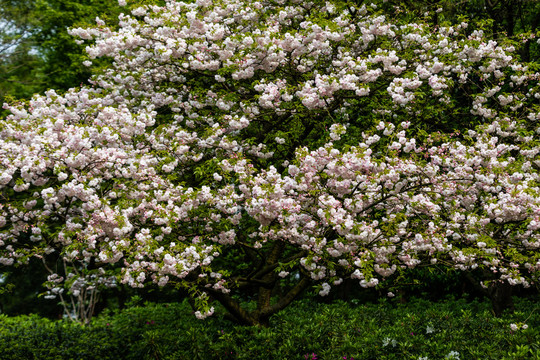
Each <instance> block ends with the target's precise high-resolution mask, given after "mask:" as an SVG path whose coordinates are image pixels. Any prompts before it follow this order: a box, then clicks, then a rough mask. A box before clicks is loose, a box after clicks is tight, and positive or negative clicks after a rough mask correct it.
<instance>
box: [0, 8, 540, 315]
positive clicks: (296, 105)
mask: <svg viewBox="0 0 540 360" xmlns="http://www.w3.org/2000/svg"><path fill="white" fill-rule="evenodd" d="M120 3H121V5H125V2H122V1H121V2H120ZM122 3H124V4H122ZM130 11H131V12H130V14H129V15H127V14H121V15H120V16H119V23H118V26H117V25H113V26H112V27H109V26H108V25H107V24H106V22H105V21H103V20H101V19H99V18H98V19H97V26H96V27H94V28H75V29H72V30H71V34H73V35H75V36H78V37H79V38H81V39H83V40H86V41H89V42H90V45H89V47H88V48H87V52H88V55H89V57H90V60H88V61H89V62H91V61H94V59H100V58H102V57H107V58H110V59H111V61H112V63H111V65H110V66H108V67H106V68H104V69H103V70H101V71H99V72H98V73H96V74H95V75H94V76H93V77H92V79H91V81H90V82H91V84H92V85H91V86H82V87H81V88H79V89H70V90H69V91H67V92H66V93H64V94H62V93H59V92H56V91H53V90H50V91H48V92H47V93H46V94H45V95H37V96H34V97H33V98H32V100H30V102H29V103H28V104H12V105H10V106H9V107H8V110H9V111H10V113H11V114H10V115H9V116H8V117H7V118H6V119H4V120H2V122H1V123H0V168H2V174H1V175H0V191H1V197H2V205H0V245H1V250H0V251H1V255H0V262H1V263H2V264H6V265H11V264H24V263H26V262H27V261H28V259H29V257H42V258H47V257H51V256H52V257H59V258H60V259H62V261H63V262H64V263H65V264H66V269H67V271H66V273H59V274H52V275H51V276H50V278H49V280H50V281H49V288H50V295H51V296H54V295H60V294H62V293H63V292H64V291H67V292H68V293H70V294H75V295H76V296H78V295H79V294H81V292H82V291H84V290H85V289H94V288H95V287H97V286H111V285H114V284H116V283H117V282H118V281H120V282H122V283H125V284H128V285H130V286H132V287H142V286H144V284H145V283H147V282H154V283H156V284H159V285H160V286H165V285H166V284H172V285H175V286H178V287H182V288H185V289H186V290H187V291H188V292H189V294H190V296H191V297H192V298H193V299H194V301H195V306H196V307H197V312H196V315H197V317H201V318H203V317H205V316H208V315H210V314H211V313H212V312H213V308H212V306H211V303H210V302H211V300H217V301H219V302H221V303H222V304H223V305H224V306H225V307H226V308H227V310H228V311H229V312H230V313H231V315H232V316H233V317H234V318H235V319H236V320H237V321H239V322H242V323H246V324H263V325H264V324H267V322H268V318H269V316H270V315H272V314H273V313H275V312H277V311H279V310H281V309H283V308H284V307H285V306H287V305H288V304H289V303H290V302H291V301H292V300H293V299H294V298H295V297H296V296H297V295H298V294H300V293H301V292H302V291H303V290H304V289H306V288H308V287H310V286H315V287H316V288H317V290H318V292H319V294H320V295H323V296H324V295H327V294H328V293H329V291H330V289H331V288H332V287H333V286H337V285H339V284H340V283H341V282H342V281H343V279H344V278H353V279H356V280H357V281H358V282H359V284H360V286H363V287H373V286H377V285H378V284H380V283H381V282H382V281H383V280H385V279H386V278H388V277H391V276H394V275H395V274H397V273H400V272H403V271H407V269H411V268H414V267H417V266H433V265H434V264H441V265H442V266H448V267H452V268H456V269H460V270H469V269H475V268H484V269H486V270H488V271H489V272H491V273H493V274H495V276H494V279H495V281H494V282H495V283H496V282H497V281H502V282H505V283H509V284H512V285H518V284H521V285H524V286H530V284H532V283H534V282H535V281H536V278H537V275H538V269H539V266H540V259H539V256H540V255H539V254H538V251H537V249H538V247H539V246H540V237H539V235H540V234H539V231H538V230H539V229H540V219H539V216H540V208H539V202H540V196H539V187H538V180H539V177H538V170H537V169H538V166H539V165H540V164H539V163H537V162H538V153H539V151H540V148H539V147H538V145H539V144H538V137H537V136H536V134H537V131H538V119H540V110H539V106H538V98H539V97H540V93H539V88H538V77H539V74H538V73H537V72H536V68H535V67H534V66H533V65H532V64H526V63H523V62H521V61H520V60H519V59H518V58H517V57H516V55H515V52H516V47H515V46H514V45H513V44H512V43H511V42H497V41H495V40H491V39H487V38H486V36H485V33H484V32H483V31H482V30H479V29H472V28H470V27H469V24H468V23H467V22H464V21H463V22H460V23H458V24H456V25H450V24H441V25H439V26H438V27H436V28H434V27H433V26H431V24H429V23H427V22H424V21H423V20H418V21H417V22H405V21H402V20H399V19H395V18H393V17H391V16H387V15H385V11H386V9H385V8H384V7H379V6H377V5H376V4H372V5H358V4H356V3H355V2H349V1H312V2H307V3H306V2H302V1H282V0H276V1H259V2H247V1H242V0H227V1H221V2H212V1H207V0H198V1H196V2H193V3H183V2H176V1H166V2H165V4H164V6H158V5H144V6H133V7H132V8H131V9H130ZM87 65H90V63H87ZM490 280H492V279H490ZM278 284H281V285H278ZM276 286H282V287H283V288H284V291H283V292H282V293H281V296H280V297H279V299H277V300H276V301H271V296H272V293H273V290H274V289H275V288H276ZM485 286H490V283H486V284H485ZM64 289H65V290H64ZM247 298H255V299H257V307H256V309H255V310H249V309H247V308H244V307H242V306H241V303H242V300H245V299H247Z"/></svg>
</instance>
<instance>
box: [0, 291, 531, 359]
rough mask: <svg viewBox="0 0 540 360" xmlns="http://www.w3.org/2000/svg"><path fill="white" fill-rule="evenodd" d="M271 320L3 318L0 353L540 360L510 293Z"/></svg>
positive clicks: (331, 308)
mask: <svg viewBox="0 0 540 360" xmlns="http://www.w3.org/2000/svg"><path fill="white" fill-rule="evenodd" d="M271 320H272V326H271V327H269V328H257V327H243V326H235V325H234V324H232V323H230V322H228V321H226V320H223V319H222V318H221V317H220V316H219V314H218V315H217V316H215V317H212V318H209V319H206V320H203V321H200V320H196V319H195V318H194V316H193V315H192V313H191V309H190V307H189V305H188V304H187V303H185V302H184V303H180V304H165V305H164V304H147V305H146V306H144V307H131V308H129V309H126V310H124V311H122V312H120V313H117V314H105V315H101V316H99V317H98V318H96V319H95V320H94V321H93V323H92V324H91V325H90V326H80V325H77V324H73V323H69V322H67V321H51V320H47V319H43V318H40V317H38V316H20V317H13V318H10V317H7V316H1V317H0V359H6V360H7V359H10V360H17V359H21V360H22V359H24V360H27V359H39V360H49V359H62V360H63V359H85V360H87V359H115V360H118V359H190V360H191V359H204V360H207V359H220V360H222V359H249V360H254V359H280V360H281V359H299V360H305V359H310V360H311V359H319V360H321V359H325V360H326V359H328V360H330V359H336V360H343V359H347V360H350V359H353V358H354V359H355V360H360V359H396V360H397V359H400V360H401V359H430V360H434V359H458V358H459V359H460V360H464V359H497V360H499V359H512V360H515V359H540V331H539V330H540V315H539V311H537V309H536V303H535V302H534V301H532V300H523V299H516V311H515V313H514V314H505V315H504V316H503V317H501V318H495V317H493V316H492V314H491V312H490V304H489V303H487V302H477V301H474V302H466V301H465V300H453V299H449V300H446V301H443V302H428V301H425V300H418V299H417V300H412V301H410V302H409V303H406V304H400V303H398V302H393V301H384V302H380V303H378V304H354V303H344V302H338V303H333V304H318V303H314V302H313V301H307V300H304V301H299V302H297V303H296V304H294V305H293V306H291V307H290V308H288V309H286V310H285V311H283V312H282V313H280V314H278V315H276V316H274V317H273V318H272V319H271ZM525 323H526V324H527V325H528V328H527V329H520V330H517V331H513V330H512V329H511V327H510V324H517V325H519V326H521V325H522V324H525Z"/></svg>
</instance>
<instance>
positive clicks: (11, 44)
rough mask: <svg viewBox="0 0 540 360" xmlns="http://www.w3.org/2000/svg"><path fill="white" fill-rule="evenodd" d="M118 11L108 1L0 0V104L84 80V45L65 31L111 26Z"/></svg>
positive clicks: (85, 78)
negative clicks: (98, 24) (98, 22)
mask: <svg viewBox="0 0 540 360" xmlns="http://www.w3.org/2000/svg"><path fill="white" fill-rule="evenodd" d="M119 13H120V8H119V6H118V2H117V1H113V0H84V1H71V0H0V20H1V21H2V25H1V26H0V102H4V101H5V100H10V99H28V98H30V97H31V96H32V95H33V94H34V93H43V92H44V91H46V90H48V89H56V90H60V91H61V90H67V89H68V88H70V87H75V86H79V85H80V84H81V83H87V80H88V78H89V77H90V74H91V72H90V69H89V68H87V67H86V66H84V65H82V62H83V61H84V59H85V58H86V55H85V51H84V48H85V46H86V45H78V44H76V42H75V39H74V38H73V37H72V36H70V35H69V34H68V32H67V29H68V28H71V27H79V26H82V27H85V26H89V25H95V18H96V17H100V18H101V19H103V20H105V21H107V23H109V24H114V22H115V20H116V18H117V16H118V14H119Z"/></svg>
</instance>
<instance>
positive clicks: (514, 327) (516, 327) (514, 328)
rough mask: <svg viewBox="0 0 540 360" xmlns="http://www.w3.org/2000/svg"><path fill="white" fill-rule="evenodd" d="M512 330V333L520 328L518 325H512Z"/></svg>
mask: <svg viewBox="0 0 540 360" xmlns="http://www.w3.org/2000/svg"><path fill="white" fill-rule="evenodd" d="M510 329H511V330H512V331H517V330H518V329H519V328H518V326H517V325H516V324H510Z"/></svg>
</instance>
